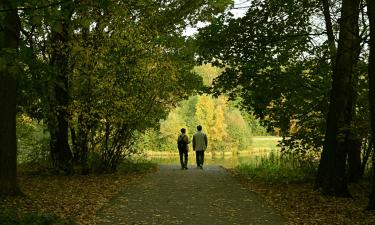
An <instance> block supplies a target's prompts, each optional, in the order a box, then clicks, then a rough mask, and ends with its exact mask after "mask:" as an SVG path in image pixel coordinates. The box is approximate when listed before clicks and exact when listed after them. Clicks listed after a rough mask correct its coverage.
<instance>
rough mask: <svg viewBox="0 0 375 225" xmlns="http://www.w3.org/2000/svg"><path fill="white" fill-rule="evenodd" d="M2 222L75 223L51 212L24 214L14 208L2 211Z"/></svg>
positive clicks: (18, 224)
mask: <svg viewBox="0 0 375 225" xmlns="http://www.w3.org/2000/svg"><path fill="white" fill-rule="evenodd" d="M0 224H6V225H75V224H76V223H75V222H74V221H72V220H62V219H59V218H57V217H56V216H55V215H51V214H41V213H37V212H30V213H27V214H24V215H19V214H17V213H16V212H15V211H14V210H1V211H0Z"/></svg>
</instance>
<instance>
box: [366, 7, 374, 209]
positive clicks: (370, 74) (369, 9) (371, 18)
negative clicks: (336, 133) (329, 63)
mask: <svg viewBox="0 0 375 225" xmlns="http://www.w3.org/2000/svg"><path fill="white" fill-rule="evenodd" d="M367 14H368V18H369V21H370V56H369V63H368V79H369V100H370V120H371V136H372V142H373V141H374V138H375V2H374V0H367ZM372 150H373V152H372V154H373V155H372V156H373V158H372V167H373V171H374V172H373V173H372V174H373V178H372V179H373V183H372V190H371V194H370V198H369V203H368V206H367V208H368V209H369V210H375V150H374V148H373V149H372Z"/></svg>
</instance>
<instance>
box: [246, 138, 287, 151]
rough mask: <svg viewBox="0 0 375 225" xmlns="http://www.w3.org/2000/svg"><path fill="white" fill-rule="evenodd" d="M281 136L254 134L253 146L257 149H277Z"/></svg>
mask: <svg viewBox="0 0 375 225" xmlns="http://www.w3.org/2000/svg"><path fill="white" fill-rule="evenodd" d="M279 140H280V137H276V136H254V137H252V143H251V147H252V148H255V149H277V148H278V147H277V144H278V141H279Z"/></svg>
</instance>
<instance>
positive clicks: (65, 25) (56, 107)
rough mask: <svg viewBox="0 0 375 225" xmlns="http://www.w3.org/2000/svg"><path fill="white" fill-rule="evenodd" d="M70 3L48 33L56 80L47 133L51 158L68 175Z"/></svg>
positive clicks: (70, 161)
mask: <svg viewBox="0 0 375 225" xmlns="http://www.w3.org/2000/svg"><path fill="white" fill-rule="evenodd" d="M72 12H73V8H72V3H71V4H68V5H64V7H63V10H62V15H61V20H60V24H61V30H54V31H53V32H52V35H51V37H52V39H51V41H52V48H53V51H52V56H51V62H50V63H51V66H52V67H53V68H54V71H55V75H56V80H55V87H54V95H53V97H52V99H51V106H50V118H49V129H50V134H51V158H52V161H53V165H54V167H55V169H56V170H57V171H59V170H63V171H64V172H65V173H70V172H71V166H72V158H73V155H72V152H71V149H70V146H69V141H68V140H69V111H68V107H69V93H68V90H69V85H68V84H69V81H68V76H69V74H70V69H69V56H70V47H69V45H68V41H69V24H70V19H71V16H72Z"/></svg>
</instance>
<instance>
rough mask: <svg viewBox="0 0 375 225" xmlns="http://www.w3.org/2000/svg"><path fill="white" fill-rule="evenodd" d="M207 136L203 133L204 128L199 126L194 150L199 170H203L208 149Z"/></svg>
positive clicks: (194, 136) (194, 139)
mask: <svg viewBox="0 0 375 225" xmlns="http://www.w3.org/2000/svg"><path fill="white" fill-rule="evenodd" d="M207 145H208V140H207V135H206V134H205V133H204V132H203V131H202V126H201V125H198V126H197V132H196V133H195V134H194V135H193V150H194V151H195V157H196V161H197V168H199V169H203V163H204V151H205V150H206V149H207Z"/></svg>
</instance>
